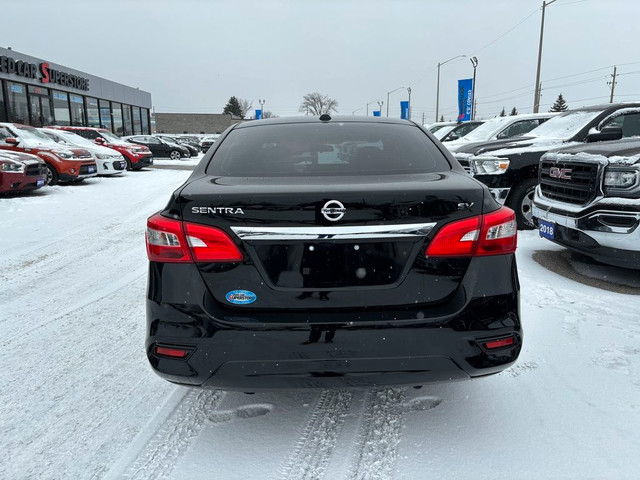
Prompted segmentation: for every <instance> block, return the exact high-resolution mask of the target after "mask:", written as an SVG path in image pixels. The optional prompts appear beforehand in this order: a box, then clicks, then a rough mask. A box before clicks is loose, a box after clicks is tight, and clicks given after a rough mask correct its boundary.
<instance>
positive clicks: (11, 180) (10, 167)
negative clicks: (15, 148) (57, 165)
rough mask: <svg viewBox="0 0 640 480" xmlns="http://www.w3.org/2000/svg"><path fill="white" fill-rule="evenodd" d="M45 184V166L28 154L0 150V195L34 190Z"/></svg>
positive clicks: (42, 162)
mask: <svg viewBox="0 0 640 480" xmlns="http://www.w3.org/2000/svg"><path fill="white" fill-rule="evenodd" d="M46 182H47V165H46V164H45V163H44V161H43V160H41V159H40V158H38V157H36V156H35V155H29V154H28V153H18V152H9V151H5V150H0V194H3V193H11V192H22V191H25V190H35V189H36V188H40V187H42V186H44V185H45V184H46Z"/></svg>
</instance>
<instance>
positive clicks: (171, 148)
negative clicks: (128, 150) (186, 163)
mask: <svg viewBox="0 0 640 480" xmlns="http://www.w3.org/2000/svg"><path fill="white" fill-rule="evenodd" d="M122 139H123V140H126V141H127V142H129V143H136V144H138V145H144V146H145V147H147V148H149V150H151V153H152V154H153V156H154V157H168V158H170V159H171V160H180V159H181V158H189V157H190V156H191V154H190V153H189V150H188V149H187V148H186V147H183V146H182V145H178V144H177V143H173V142H169V141H167V140H163V139H162V138H160V137H155V136H153V135H132V136H129V137H122Z"/></svg>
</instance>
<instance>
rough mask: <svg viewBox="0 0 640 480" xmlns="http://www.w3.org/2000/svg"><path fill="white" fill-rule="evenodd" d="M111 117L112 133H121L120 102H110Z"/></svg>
mask: <svg viewBox="0 0 640 480" xmlns="http://www.w3.org/2000/svg"><path fill="white" fill-rule="evenodd" d="M111 119H112V120H113V133H115V134H116V135H123V133H122V130H123V126H122V105H121V104H119V103H115V102H111Z"/></svg>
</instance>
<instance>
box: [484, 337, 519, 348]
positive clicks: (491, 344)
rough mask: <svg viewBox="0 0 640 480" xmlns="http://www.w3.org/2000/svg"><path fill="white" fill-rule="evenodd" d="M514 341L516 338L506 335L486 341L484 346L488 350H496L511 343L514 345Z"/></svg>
mask: <svg viewBox="0 0 640 480" xmlns="http://www.w3.org/2000/svg"><path fill="white" fill-rule="evenodd" d="M514 343H515V339H514V338H513V337H505V338H499V339H497V340H490V341H488V342H485V344H484V346H485V348H486V349H487V350H496V349H498V348H504V347H508V346H510V345H513V344H514Z"/></svg>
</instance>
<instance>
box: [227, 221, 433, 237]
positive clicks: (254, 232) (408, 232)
mask: <svg viewBox="0 0 640 480" xmlns="http://www.w3.org/2000/svg"><path fill="white" fill-rule="evenodd" d="M435 226H436V222H432V223H407V224H404V225H368V226H356V227H350V226H349V227H231V230H233V233H235V234H236V235H237V236H238V237H240V239H241V240H248V241H274V240H358V239H367V238H373V239H384V238H407V237H424V236H426V235H429V233H430V232H431V230H433V227H435Z"/></svg>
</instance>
